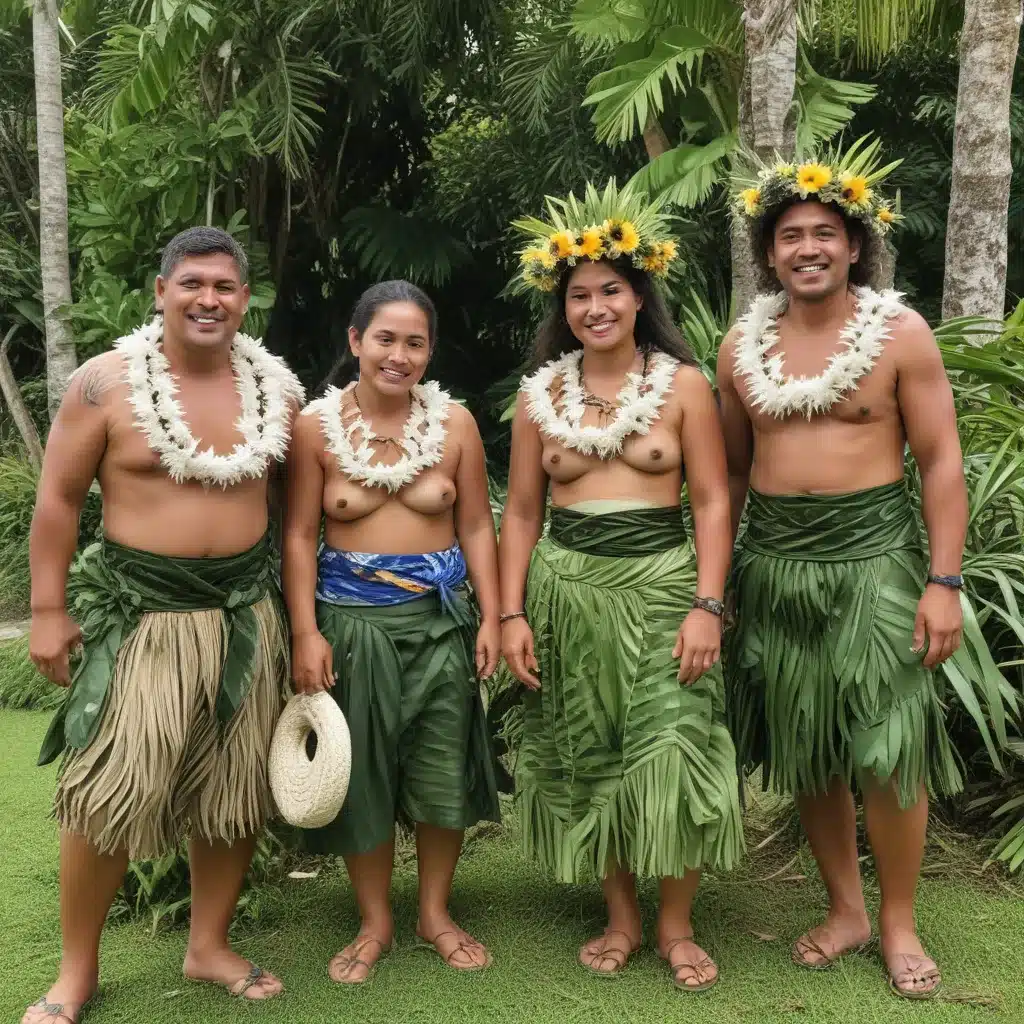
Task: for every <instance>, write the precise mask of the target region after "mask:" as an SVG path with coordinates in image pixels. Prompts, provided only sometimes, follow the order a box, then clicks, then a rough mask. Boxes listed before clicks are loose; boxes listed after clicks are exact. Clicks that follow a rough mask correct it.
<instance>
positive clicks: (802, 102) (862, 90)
mask: <svg viewBox="0 0 1024 1024" xmlns="http://www.w3.org/2000/svg"><path fill="white" fill-rule="evenodd" d="M877 91H878V90H877V88H876V87H875V86H873V85H868V84H866V83H861V82H847V81H839V80H838V79H835V78H824V77H823V76H821V75H819V74H818V73H817V72H816V71H815V70H814V69H813V68H812V67H811V65H810V62H809V61H808V60H807V59H806V58H802V60H801V69H800V73H799V75H798V76H797V84H796V102H797V106H798V110H799V119H798V121H797V146H798V148H800V149H802V150H812V149H814V148H815V146H817V145H818V144H819V143H824V142H831V141H832V139H834V138H835V137H836V135H838V134H839V133H840V132H841V131H842V130H843V129H844V128H845V127H846V126H847V125H848V124H849V123H850V121H852V120H853V118H854V115H855V114H856V112H857V111H856V109H855V108H856V107H858V106H863V105H864V104H865V103H870V102H871V100H872V99H874V97H875V93H876V92H877Z"/></svg>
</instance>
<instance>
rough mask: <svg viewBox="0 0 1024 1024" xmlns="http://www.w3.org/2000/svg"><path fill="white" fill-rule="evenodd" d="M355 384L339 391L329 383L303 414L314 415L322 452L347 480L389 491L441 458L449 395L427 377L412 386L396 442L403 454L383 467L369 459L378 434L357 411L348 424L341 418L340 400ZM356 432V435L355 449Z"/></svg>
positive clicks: (399, 487) (400, 485)
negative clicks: (324, 442)
mask: <svg viewBox="0 0 1024 1024" xmlns="http://www.w3.org/2000/svg"><path fill="white" fill-rule="evenodd" d="M355 386H356V385H355V382H353V383H351V384H349V385H347V386H346V387H345V388H344V389H340V390H339V389H338V388H336V387H329V388H328V389H327V390H326V391H325V392H324V395H323V397H322V398H318V399H316V401H313V402H310V403H309V405H307V406H306V408H305V409H303V411H302V415H303V416H310V415H313V414H314V413H316V414H319V416H320V425H321V428H322V429H323V433H324V437H325V438H326V439H327V450H328V451H329V452H330V453H331V454H332V455H333V456H334V457H335V459H336V460H337V463H338V469H340V470H341V472H342V473H344V475H345V476H346V477H348V479H349V480H354V481H356V482H357V483H362V484H365V485H366V486H367V487H385V488H387V490H388V491H389V492H391V493H392V494H394V493H395V492H396V491H399V490H401V489H402V488H403V487H404V486H405V485H406V484H408V483H411V482H412V481H413V480H415V479H416V477H417V476H419V474H420V473H422V472H423V470H425V469H429V468H430V467H431V466H436V465H437V463H439V462H440V461H441V459H442V458H444V439H445V428H444V425H445V422H446V421H447V419H448V403H449V401H450V400H451V396H450V395H449V394H448V392H447V391H442V390H441V387H440V385H439V384H438V383H437V382H436V381H432V380H431V381H427V382H426V383H425V384H417V385H416V386H415V387H414V388H413V389H412V393H411V395H410V398H411V403H410V409H409V418H408V419H407V420H406V421H405V426H404V427H403V428H402V437H401V438H400V439H399V441H398V443H399V444H400V446H401V448H402V450H403V454H402V456H401V457H400V458H399V459H398V461H397V462H395V463H393V464H391V465H387V464H386V463H382V462H372V461H371V459H372V458H373V456H374V450H373V447H372V444H371V442H373V441H375V440H379V438H378V436H377V435H376V434H375V433H374V432H373V431H372V430H371V429H370V425H369V424H368V423H367V422H366V420H364V419H363V417H362V414H361V413H358V412H357V414H356V416H355V418H354V419H351V420H350V421H349V423H348V424H347V425H346V423H345V422H344V418H343V416H342V411H341V410H342V404H343V402H344V398H345V396H346V395H347V394H348V393H349V392H350V391H352V390H353V389H354V388H355ZM357 408H358V407H357ZM356 434H358V435H359V441H358V447H357V445H356V441H355V436H356Z"/></svg>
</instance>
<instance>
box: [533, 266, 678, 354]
mask: <svg viewBox="0 0 1024 1024" xmlns="http://www.w3.org/2000/svg"><path fill="white" fill-rule="evenodd" d="M599 262H601V263H606V264H608V266H610V267H611V268H612V269H613V270H614V271H615V272H616V273H617V274H618V275H619V276H620V277H623V278H625V279H626V280H627V281H628V282H629V285H630V287H631V288H632V289H633V291H634V292H636V294H637V295H639V296H640V298H641V299H643V304H642V305H641V307H640V309H638V310H637V312H636V327H635V328H634V331H633V334H634V337H635V339H636V344H637V348H639V349H640V350H641V351H642V352H651V351H654V350H658V351H660V352H665V353H666V354H668V355H670V356H673V357H674V358H675V359H677V360H679V362H680V363H683V364H684V365H685V366H696V365H697V360H696V359H695V358H694V356H693V352H692V351H691V349H690V346H689V345H688V344H687V343H686V341H685V340H684V339H683V336H682V334H681V333H680V331H679V328H678V327H677V326H676V325H675V323H674V322H673V320H672V314H671V313H669V310H668V306H667V305H666V303H665V299H664V298H663V296H662V294H661V292H660V291H659V290H658V288H657V287H656V286H655V283H654V281H653V279H652V278H651V275H650V274H648V273H647V272H646V271H644V270H637V268H636V267H634V266H633V262H632V260H630V259H629V258H628V257H620V258H619V259H616V260H609V259H603V260H600V261H599ZM574 269H575V268H573V267H567V268H566V269H565V270H564V271H563V272H562V276H561V277H560V278H559V279H558V286H557V287H556V288H555V290H554V291H553V292H552V293H551V301H550V304H549V307H548V313H547V316H545V317H544V319H543V321H542V322H541V325H540V327H538V328H537V333H536V335H535V336H534V339H533V351H532V359H531V364H532V368H533V369H534V370H536V369H539V368H540V367H541V366H543V365H544V364H545V363H547V362H549V361H551V360H552V359H558V357H559V356H564V355H565V353H566V352H572V351H574V350H576V349H580V348H582V347H583V343H582V342H581V341H580V340H579V338H577V337H576V335H575V334H573V333H572V328H571V327H570V326H569V322H568V320H566V318H565V293H566V292H567V291H568V290H569V280H570V279H571V278H572V274H573V270H574Z"/></svg>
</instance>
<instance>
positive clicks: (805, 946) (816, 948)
mask: <svg viewBox="0 0 1024 1024" xmlns="http://www.w3.org/2000/svg"><path fill="white" fill-rule="evenodd" d="M796 947H797V955H798V956H799V957H800V959H801V960H803V961H804V962H805V963H806V962H807V957H806V956H805V955H804V954H805V953H815V954H817V955H818V956H820V957H821V958H822V960H824V962H825V963H824V964H822V965H821V966H825V965H826V964H832V963H835V960H836V958H835V957H834V956H829V954H828V953H826V952H825V950H823V949H822V948H821V946H820V945H819V944H818V943H817V941H816V940H815V939H814V938H813V937H812V936H811V933H810V932H804V934H803V935H801V936H800V938H799V939H797V940H796Z"/></svg>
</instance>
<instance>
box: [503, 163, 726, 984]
mask: <svg viewBox="0 0 1024 1024" xmlns="http://www.w3.org/2000/svg"><path fill="white" fill-rule="evenodd" d="M549 212H550V222H549V223H545V222H543V221H539V220H526V221H521V222H519V223H518V224H517V227H519V228H520V229H521V230H522V231H524V233H526V234H527V235H528V236H530V238H531V244H530V245H529V246H528V247H527V248H526V249H525V250H524V251H523V252H522V254H521V258H522V264H523V271H522V277H521V281H520V283H521V285H522V286H523V287H534V288H539V289H540V290H542V291H544V292H547V293H549V294H550V296H551V300H550V306H549V309H548V312H547V316H546V318H545V320H544V322H543V323H542V325H541V327H540V329H539V331H538V333H537V338H536V341H535V346H534V357H535V366H536V368H535V370H534V372H533V373H532V374H531V375H530V376H529V377H527V378H525V379H524V380H523V383H522V387H521V390H520V393H519V396H518V400H517V405H516V411H515V418H514V420H513V426H512V455H511V465H510V470H509V485H508V497H507V501H506V504H505V513H504V517H503V519H502V527H501V543H500V565H501V591H502V593H501V597H502V616H501V618H502V650H503V652H504V655H505V659H506V661H507V662H508V665H509V667H510V668H511V670H512V672H513V673H514V674H515V675H516V677H517V678H518V679H520V680H521V681H522V682H523V684H524V685H525V686H526V687H527V691H526V695H525V709H524V721H523V726H524V737H523V741H522V747H521V750H520V753H519V757H518V760H517V767H516V786H517V792H518V797H519V801H520V804H521V806H522V814H523V828H524V836H525V842H526V847H527V849H528V850H529V852H530V853H531V854H532V855H533V856H534V857H535V858H537V860H538V861H539V862H540V863H541V865H542V866H543V867H544V868H546V869H548V870H549V871H551V872H552V873H553V874H554V875H555V876H556V877H557V878H558V879H560V880H561V881H564V882H579V881H583V880H586V879H594V878H596V879H599V880H600V881H601V883H602V886H603V889H604V894H605V899H606V902H607V905H608V924H607V928H606V929H605V930H604V931H603V933H602V934H600V935H598V936H596V937H594V938H592V939H591V940H590V941H588V942H587V943H586V944H584V945H583V947H582V948H581V949H580V951H579V960H580V962H581V963H582V964H583V965H584V966H585V967H586V968H588V969H589V970H591V971H593V972H594V973H597V974H600V975H604V976H609V975H615V974H618V973H620V972H621V971H622V970H623V969H624V968H625V966H626V963H627V961H628V959H629V957H630V956H631V954H632V953H633V952H635V951H636V950H637V949H638V948H639V946H640V943H641V938H642V936H641V919H640V911H639V907H638V905H637V896H636V889H635V881H634V880H635V877H636V876H638V875H640V876H648V877H655V878H658V879H660V895H661V900H660V913H659V918H658V938H657V945H658V950H659V953H660V954H661V956H662V957H663V958H664V959H665V960H667V961H668V963H669V966H670V971H671V975H672V978H673V981H674V983H675V984H676V985H677V987H679V988H680V989H681V990H683V991H687V992H697V991H701V990H705V989H707V988H710V987H711V986H712V985H714V984H715V983H716V981H717V979H718V969H717V967H716V965H715V964H714V963H713V961H712V960H711V958H710V957H709V956H708V955H707V953H706V952H705V951H704V950H703V949H702V948H701V947H700V946H699V945H697V943H696V941H695V936H694V931H693V923H692V919H691V907H692V904H693V899H694V895H695V893H696V889H697V885H698V882H699V879H700V873H701V869H703V868H705V867H707V868H713V869H718V870H727V869H729V868H730V867H732V865H733V864H734V863H735V862H736V861H737V860H738V858H739V857H740V855H741V853H742V845H743V840H742V827H741V822H740V815H739V807H738V799H737V792H738V790H737V779H736V766H735V753H734V750H733V745H732V742H731V740H730V738H729V734H728V732H727V730H726V728H725V725H724V715H725V709H724V705H723V693H722V678H721V673H720V669H719V667H718V659H719V649H720V645H721V628H722V611H723V608H722V598H723V591H724V587H725V578H726V573H727V570H728V565H729V557H730V547H731V536H730V530H729V494H728V485H727V476H726V464H725V451H724V444H723V440H722V435H721V431H720V428H719V424H718V417H717V412H716V406H715V401H714V398H713V396H712V392H711V388H710V386H709V385H708V382H707V381H706V379H705V378H704V376H703V374H702V373H701V371H700V370H699V369H698V368H697V366H696V365H695V361H694V358H693V356H692V354H691V353H690V351H689V349H688V347H687V346H686V344H685V342H684V341H683V339H682V337H681V336H680V334H679V332H678V330H677V329H676V327H675V326H674V324H673V323H672V320H671V318H670V316H669V314H668V311H667V309H666V306H665V301H664V299H663V298H662V296H661V295H660V294H659V291H658V290H657V288H656V287H655V278H657V277H661V276H665V275H666V274H667V272H668V270H669V266H670V264H671V263H672V262H673V261H674V260H675V259H676V246H675V243H674V242H673V241H672V240H671V239H669V238H668V237H667V234H666V230H665V221H664V218H663V217H662V216H660V215H659V213H658V210H657V208H656V207H653V206H649V205H647V203H646V200H645V198H644V197H643V196H641V195H638V194H634V193H633V192H631V191H630V190H629V189H628V188H627V189H625V190H623V191H622V192H619V191H618V190H617V189H616V187H615V184H614V182H611V183H609V185H608V187H607V188H606V189H605V190H604V192H603V193H600V194H599V193H598V192H597V191H596V190H595V189H594V188H593V187H592V186H588V188H587V191H586V196H585V199H584V200H583V201H582V202H580V201H578V200H577V199H576V197H575V196H572V195H570V196H569V198H568V199H567V200H564V201H560V200H549ZM684 477H685V480H686V484H687V493H688V500H689V505H690V508H691V510H692V519H693V524H694V540H695V548H696V553H695V552H694V546H693V545H691V544H690V542H689V540H688V538H687V533H686V527H685V525H684V517H683V511H682V508H681V505H680V493H681V491H682V487H683V481H684ZM548 496H550V502H551V506H552V507H551V516H550V528H549V531H548V532H547V533H546V534H544V535H543V536H542V528H543V524H544V509H545V500H546V498H547V497H548Z"/></svg>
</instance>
